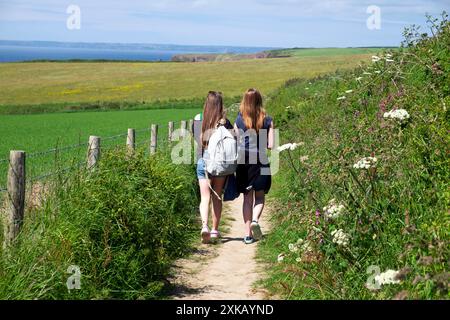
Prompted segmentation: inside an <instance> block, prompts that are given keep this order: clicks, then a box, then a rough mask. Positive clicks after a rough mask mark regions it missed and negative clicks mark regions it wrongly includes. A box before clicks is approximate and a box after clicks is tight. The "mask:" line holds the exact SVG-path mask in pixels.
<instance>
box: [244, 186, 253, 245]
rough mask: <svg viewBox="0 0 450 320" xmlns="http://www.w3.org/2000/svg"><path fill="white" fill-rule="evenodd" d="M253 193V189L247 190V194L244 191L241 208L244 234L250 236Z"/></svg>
mask: <svg viewBox="0 0 450 320" xmlns="http://www.w3.org/2000/svg"><path fill="white" fill-rule="evenodd" d="M254 193H255V192H254V191H253V190H252V191H250V192H248V193H247V194H245V193H244V205H243V208H242V211H243V214H244V223H245V235H246V236H250V237H251V236H252V231H251V229H250V225H251V223H252V214H253V203H254Z"/></svg>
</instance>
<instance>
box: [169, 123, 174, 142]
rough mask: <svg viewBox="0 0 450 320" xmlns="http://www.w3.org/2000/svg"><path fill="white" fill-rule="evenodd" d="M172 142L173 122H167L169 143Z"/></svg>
mask: <svg viewBox="0 0 450 320" xmlns="http://www.w3.org/2000/svg"><path fill="white" fill-rule="evenodd" d="M172 140H173V121H170V122H169V143H170V142H172Z"/></svg>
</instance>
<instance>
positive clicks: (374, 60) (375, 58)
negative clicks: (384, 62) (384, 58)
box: [372, 56, 381, 63]
mask: <svg viewBox="0 0 450 320" xmlns="http://www.w3.org/2000/svg"><path fill="white" fill-rule="evenodd" d="M380 60H381V58H380V57H378V56H372V62H374V63H375V62H378V61H380Z"/></svg>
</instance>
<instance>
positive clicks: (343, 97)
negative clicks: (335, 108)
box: [337, 96, 347, 101]
mask: <svg viewBox="0 0 450 320" xmlns="http://www.w3.org/2000/svg"><path fill="white" fill-rule="evenodd" d="M337 99H338V101H340V100H345V99H347V97H346V96H342V97H339V98H337Z"/></svg>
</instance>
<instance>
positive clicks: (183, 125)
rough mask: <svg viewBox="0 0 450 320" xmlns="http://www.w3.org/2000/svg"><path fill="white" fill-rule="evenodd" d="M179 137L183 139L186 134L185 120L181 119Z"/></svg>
mask: <svg viewBox="0 0 450 320" xmlns="http://www.w3.org/2000/svg"><path fill="white" fill-rule="evenodd" d="M180 129H181V137H182V138H183V139H184V138H186V137H187V136H188V133H187V122H186V121H185V120H183V121H181V128H180Z"/></svg>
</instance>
